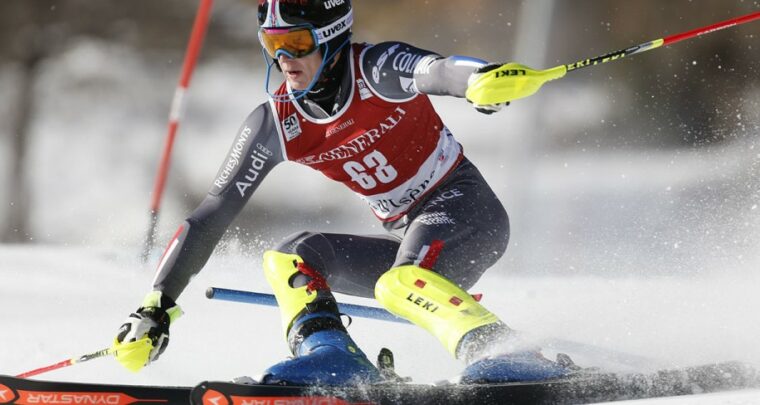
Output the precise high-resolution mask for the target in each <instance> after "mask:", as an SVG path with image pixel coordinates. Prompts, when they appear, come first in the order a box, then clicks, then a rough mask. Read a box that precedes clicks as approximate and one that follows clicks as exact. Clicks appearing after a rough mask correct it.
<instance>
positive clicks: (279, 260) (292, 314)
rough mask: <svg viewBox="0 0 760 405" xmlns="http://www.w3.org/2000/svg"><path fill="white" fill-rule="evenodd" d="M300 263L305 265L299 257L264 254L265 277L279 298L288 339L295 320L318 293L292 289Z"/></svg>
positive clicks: (278, 253) (271, 253)
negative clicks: (293, 279) (292, 281)
mask: <svg viewBox="0 0 760 405" xmlns="http://www.w3.org/2000/svg"><path fill="white" fill-rule="evenodd" d="M298 263H303V259H301V257H300V256H298V255H293V254H287V253H281V252H277V251H274V250H268V251H266V252H265V253H264V275H265V276H266V278H267V281H268V282H269V285H270V286H272V290H274V296H275V298H277V305H278V306H279V307H280V315H281V316H282V329H283V331H284V332H285V336H286V339H287V335H288V332H289V331H290V327H291V326H292V324H293V321H294V320H295V318H296V317H297V316H298V315H299V314H300V313H301V312H302V311H303V310H304V308H306V305H307V304H310V303H312V302H313V301H314V300H315V299H316V298H317V293H316V292H309V291H308V290H307V287H306V286H303V287H291V285H290V280H291V278H292V277H293V276H294V275H295V274H296V273H298V267H297V266H298Z"/></svg>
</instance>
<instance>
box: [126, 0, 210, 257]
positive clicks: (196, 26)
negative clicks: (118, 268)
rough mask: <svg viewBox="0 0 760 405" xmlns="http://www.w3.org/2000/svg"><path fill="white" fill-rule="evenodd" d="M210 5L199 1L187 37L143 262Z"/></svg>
mask: <svg viewBox="0 0 760 405" xmlns="http://www.w3.org/2000/svg"><path fill="white" fill-rule="evenodd" d="M212 4H213V0H201V3H200V5H199V6H198V12H197V14H196V15H195V22H193V29H192V32H191V34H190V42H188V45H187V51H186V52H185V60H184V62H183V64H182V72H181V74H180V78H179V83H178V85H177V88H176V90H175V92H174V98H173V99H172V104H171V109H170V112H169V127H168V129H167V134H166V141H165V144H164V151H163V153H162V155H161V162H160V164H159V166H158V173H157V174H156V181H155V184H154V186H153V197H152V200H151V203H150V225H149V226H148V236H147V238H146V239H145V245H144V246H143V252H142V255H141V258H142V261H143V262H147V261H148V257H149V256H150V252H151V250H153V243H154V242H155V234H156V226H157V225H158V212H159V210H160V209H161V197H162V196H163V193H164V186H165V184H166V177H167V174H168V172H169V160H170V157H171V153H172V149H173V148H174V138H175V137H176V135H177V128H178V127H179V120H180V119H181V118H182V113H183V110H184V104H185V93H187V89H188V87H190V78H191V77H192V75H193V71H194V70H195V64H196V62H197V60H198V55H199V54H200V52H201V46H202V45H203V39H204V38H205V37H206V29H207V28H208V20H209V14H210V13H211V6H212Z"/></svg>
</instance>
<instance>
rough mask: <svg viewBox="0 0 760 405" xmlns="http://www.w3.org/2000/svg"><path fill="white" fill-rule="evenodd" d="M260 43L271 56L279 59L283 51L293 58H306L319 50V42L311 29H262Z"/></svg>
mask: <svg viewBox="0 0 760 405" xmlns="http://www.w3.org/2000/svg"><path fill="white" fill-rule="evenodd" d="M259 41H261V45H263V46H264V49H266V51H267V53H268V54H269V56H271V57H273V58H277V56H278V55H277V54H278V53H279V52H280V51H283V52H284V53H285V54H286V55H287V56H289V57H291V58H300V57H303V56H306V55H308V54H310V53H312V52H314V51H315V50H316V49H317V40H316V38H315V37H314V33H313V31H312V30H311V29H309V28H303V27H301V28H262V29H261V30H259Z"/></svg>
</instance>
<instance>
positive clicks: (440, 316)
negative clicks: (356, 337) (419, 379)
mask: <svg viewBox="0 0 760 405" xmlns="http://www.w3.org/2000/svg"><path fill="white" fill-rule="evenodd" d="M375 298H377V300H378V302H380V304H381V305H382V306H383V307H385V309H387V310H388V311H390V312H391V313H393V314H395V315H398V316H400V317H402V318H404V319H407V320H409V321H410V322H412V323H414V324H416V325H418V326H421V327H422V328H424V329H425V330H427V331H428V332H430V333H431V334H433V336H435V337H436V338H438V340H440V341H441V343H443V345H444V346H445V347H446V349H447V350H448V351H449V352H450V353H451V354H452V355H453V356H454V357H456V355H457V346H458V345H459V342H460V341H461V340H462V337H464V335H466V334H467V332H469V331H471V330H473V329H475V328H478V327H481V326H484V325H489V324H493V323H498V322H500V321H499V318H498V317H497V316H496V315H494V314H493V313H491V312H490V311H488V310H487V309H486V308H485V307H483V306H482V305H480V303H478V302H477V301H476V300H475V299H474V298H473V297H472V296H470V295H469V294H468V293H467V292H466V291H464V290H462V289H461V288H459V287H458V286H457V285H455V284H454V283H452V282H451V281H449V280H448V279H446V278H445V277H443V276H441V275H439V274H437V273H435V272H433V271H431V270H427V269H423V268H421V267H418V266H414V265H407V266H400V267H396V268H393V269H391V270H389V271H388V272H386V273H385V274H383V276H382V277H380V279H378V281H377V284H375Z"/></svg>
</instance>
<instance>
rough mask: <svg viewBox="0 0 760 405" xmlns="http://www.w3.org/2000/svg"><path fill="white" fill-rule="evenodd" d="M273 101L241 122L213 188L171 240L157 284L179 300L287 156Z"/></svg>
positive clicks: (154, 282) (156, 279)
mask: <svg viewBox="0 0 760 405" xmlns="http://www.w3.org/2000/svg"><path fill="white" fill-rule="evenodd" d="M278 136H279V135H278V133H277V130H276V128H275V122H274V119H273V117H272V112H271V109H270V106H269V104H262V105H261V106H259V107H258V108H257V109H256V110H254V111H253V112H252V113H251V115H249V116H248V118H247V119H246V121H245V122H244V123H243V125H242V126H241V128H240V131H239V132H238V135H237V136H236V138H235V141H234V143H233V144H232V147H231V148H230V151H229V153H228V155H227V158H226V159H225V160H224V163H223V164H222V167H221V168H220V169H219V173H218V174H217V176H216V178H215V180H214V182H213V184H212V185H211V190H209V192H208V194H207V195H206V198H205V199H204V200H203V201H202V202H201V204H200V205H199V206H198V208H196V209H195V211H193V213H192V214H191V215H190V216H189V217H188V218H187V219H186V220H185V222H184V223H183V224H182V225H181V226H180V228H179V230H177V233H176V234H175V236H174V238H172V240H171V241H170V242H169V246H168V247H167V249H166V252H165V253H164V256H163V257H162V258H161V261H160V262H159V265H158V269H157V270H156V277H155V279H154V281H153V289H154V290H159V291H161V292H163V293H164V294H165V295H167V296H169V297H171V298H172V299H174V300H176V299H177V298H178V297H179V295H180V294H181V293H182V291H183V290H184V289H185V287H187V285H188V284H189V283H190V279H191V278H192V277H193V276H195V275H196V274H198V273H199V272H200V271H201V269H202V268H203V266H204V265H205V264H206V262H207V261H208V259H209V257H210V256H211V254H212V252H213V251H214V248H215V247H216V245H217V243H219V240H220V239H221V238H222V235H224V233H225V231H226V230H227V228H228V227H229V225H230V223H232V221H233V220H234V219H235V217H236V216H237V215H238V214H239V213H240V211H241V210H242V209H243V207H244V206H245V204H246V202H248V199H249V198H250V197H251V195H252V194H253V192H254V191H255V190H256V188H258V186H259V185H260V184H261V182H262V180H263V179H264V177H266V176H267V174H269V172H270V171H271V170H272V168H274V167H275V166H276V165H277V164H278V163H280V162H282V161H283V160H284V158H283V153H282V147H281V143H280V140H279V138H278Z"/></svg>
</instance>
